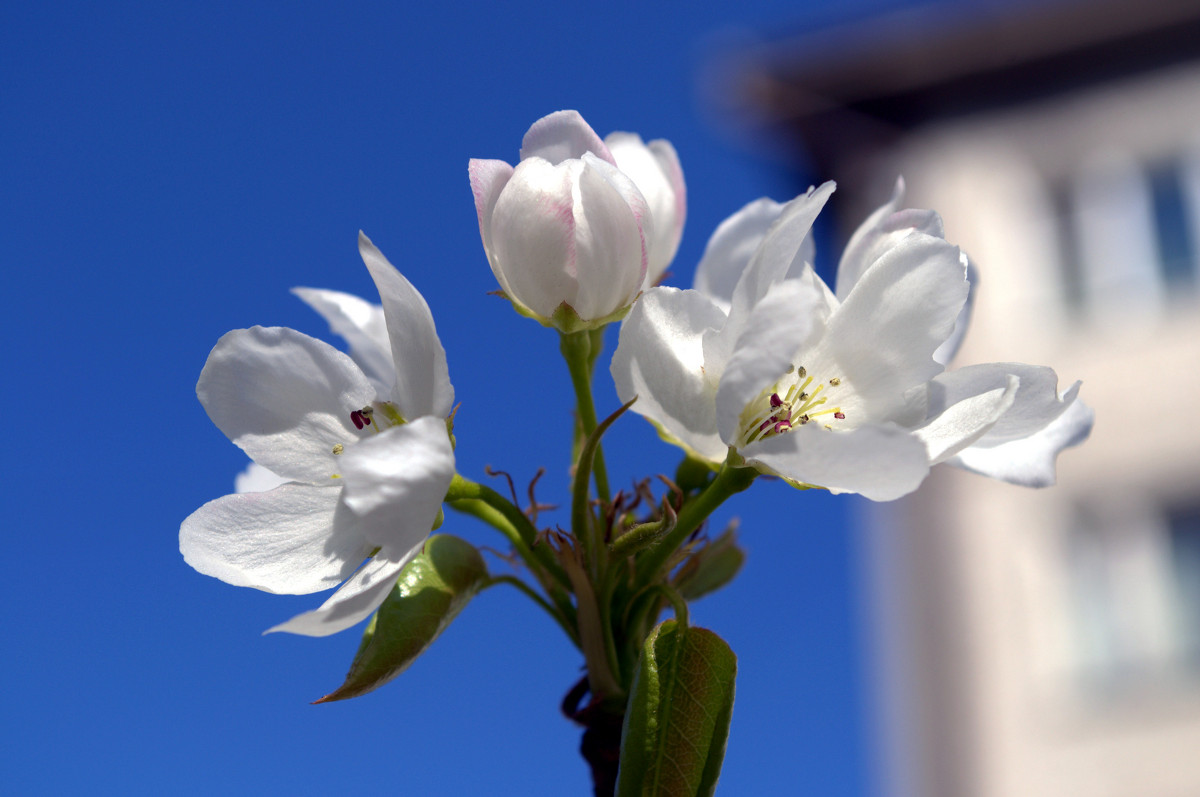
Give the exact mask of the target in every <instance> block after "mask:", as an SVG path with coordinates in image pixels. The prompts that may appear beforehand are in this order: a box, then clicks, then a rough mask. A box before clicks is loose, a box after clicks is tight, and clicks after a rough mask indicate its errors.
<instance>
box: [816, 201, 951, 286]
mask: <svg viewBox="0 0 1200 797" xmlns="http://www.w3.org/2000/svg"><path fill="white" fill-rule="evenodd" d="M903 199H904V179H903V178H899V179H897V180H896V188H895V190H893V192H892V198H891V199H890V200H888V202H887V204H885V205H884V206H883V207H881V208H879V209H878V210H876V211H875V212H874V213H872V214H871V215H870V216H869V217H868V218H867V220H866V221H865V222H863V223H862V225H861V226H859V228H858V229H857V230H855V231H854V234H853V235H851V236H850V240H849V241H848V242H847V243H846V249H845V251H844V252H843V253H842V259H841V260H840V261H839V262H838V272H837V297H838V299H840V300H842V301H845V299H846V297H847V296H849V295H850V291H851V289H853V288H854V285H855V283H857V282H858V280H859V278H860V277H861V276H862V275H863V274H864V273H865V272H866V270H867V269H868V268H870V266H871V264H872V263H874V262H875V261H876V260H878V259H879V258H880V257H881V256H882V255H883V254H884V253H885V252H887V251H888V250H889V249H891V248H892V247H893V246H895V245H896V243H897V242H898V241H899V240H900V239H902V238H904V237H905V236H907V235H908V234H909V233H911V232H913V231H916V232H921V233H925V234H926V235H932V236H934V237H936V238H944V237H946V236H945V234H944V232H943V226H942V219H941V217H940V216H938V214H936V213H934V212H933V211H932V210H899V208H900V202H901V201H902V200H903Z"/></svg>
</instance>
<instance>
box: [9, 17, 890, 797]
mask: <svg viewBox="0 0 1200 797" xmlns="http://www.w3.org/2000/svg"><path fill="white" fill-rule="evenodd" d="M432 5H433V4H422V5H421V6H420V7H417V6H405V5H403V4H399V3H395V4H385V3H379V4H358V3H355V4H347V5H342V6H339V7H338V8H337V10H334V6H333V5H332V4H326V3H292V4H286V5H285V4H245V3H205V4H197V5H194V6H191V7H187V6H184V5H182V4H163V3H119V4H105V5H104V6H101V5H97V4H82V3H81V4H78V5H70V4H53V3H39V4H16V3H9V4H5V6H4V8H3V10H0V76H2V78H0V119H3V120H4V121H3V124H0V152H3V159H2V160H0V201H2V203H3V206H2V207H0V211H2V213H0V257H3V261H4V267H3V269H2V272H0V273H2V274H3V277H2V279H3V289H4V295H6V296H8V297H9V299H8V305H7V308H6V312H5V313H4V314H3V315H2V316H0V319H2V320H0V324H3V332H4V335H3V340H4V368H5V372H6V374H7V376H6V381H5V389H4V391H3V393H2V395H0V401H2V402H3V409H4V414H5V417H7V418H8V419H9V425H8V428H9V429H10V434H11V435H12V437H10V438H9V440H8V452H9V456H10V459H9V460H8V461H9V462H10V465H8V466H7V470H8V476H7V478H6V479H5V482H6V485H7V486H6V488H5V490H4V493H3V502H4V518H5V524H4V525H5V527H6V532H5V538H6V539H7V540H8V541H9V542H10V543H14V544H15V543H16V542H18V541H19V542H21V543H26V542H27V543H29V545H30V547H29V548H28V549H25V547H24V545H23V544H22V550H21V551H15V550H12V549H10V554H9V555H8V557H7V567H6V570H7V578H6V579H5V580H4V581H5V584H4V591H5V604H6V605H7V606H8V607H9V610H8V618H7V620H6V622H5V628H6V637H7V641H6V645H5V648H6V655H5V656H4V657H3V660H2V661H0V676H2V677H3V679H4V681H5V682H6V683H7V684H8V690H7V691H8V694H7V696H6V699H5V704H6V705H5V708H4V716H5V722H4V723H3V728H2V729H0V735H2V736H3V737H4V738H3V739H0V782H3V783H4V784H6V790H11V793H21V794H38V793H72V792H79V793H94V794H100V793H114V794H115V793H121V794H130V793H173V794H218V793H221V794H264V793H293V794H308V793H321V792H329V791H333V790H339V791H343V792H344V791H354V790H359V789H379V788H383V789H387V790H389V791H395V792H397V793H403V794H413V795H423V794H462V795H474V794H491V795H494V794H514V795H542V794H545V795H561V794H586V793H588V791H589V786H588V780H587V772H586V769H585V767H584V765H583V763H582V761H581V759H580V758H579V757H578V755H577V754H576V747H577V745H578V741H579V733H578V731H577V729H575V728H574V727H572V726H571V725H570V724H569V723H568V722H567V721H566V720H564V719H563V718H562V717H561V716H560V715H558V713H557V705H558V702H559V700H560V699H561V697H562V695H563V693H564V692H565V691H566V690H567V689H568V688H569V687H570V686H571V684H572V683H573V682H574V681H575V679H576V678H577V677H578V670H579V665H580V662H581V657H580V656H579V654H578V653H577V652H576V651H575V650H574V649H573V648H571V647H570V645H569V643H568V642H567V641H566V640H565V639H564V638H563V637H562V635H561V634H560V633H559V632H558V631H557V629H556V628H555V627H553V626H552V624H551V623H550V621H549V620H548V619H547V618H546V617H545V616H544V615H542V614H540V613H539V612H537V611H536V610H535V609H534V607H532V606H531V605H530V604H528V603H527V602H525V601H524V600H523V599H521V598H520V597H519V596H517V595H516V594H515V593H513V592H512V591H506V588H504V587H500V588H497V589H494V590H491V591H489V592H487V593H485V594H484V595H482V596H481V597H480V598H478V599H477V600H476V601H475V602H474V603H473V604H472V605H471V606H470V607H469V608H468V610H467V611H466V612H465V613H464V614H463V615H462V616H461V617H460V618H459V620H458V621H457V622H456V623H455V625H454V626H453V627H452V628H451V629H450V630H449V631H448V632H447V633H446V635H445V636H444V637H443V638H442V639H441V640H439V642H438V644H437V645H435V647H434V648H433V649H432V650H431V651H430V653H429V654H428V655H427V656H425V657H424V658H422V659H421V660H420V661H419V662H418V663H417V664H416V665H415V666H413V668H412V669H411V670H410V671H409V672H407V673H405V674H404V675H403V676H402V677H401V678H400V679H399V680H397V681H395V682H393V683H392V684H390V685H388V686H387V687H385V688H384V689H383V690H381V691H379V692H377V693H375V694H372V695H369V696H367V697H365V698H360V699H357V700H352V701H348V702H345V703H339V704H332V705H322V706H310V705H309V701H311V700H313V699H315V698H317V697H319V696H320V695H322V694H324V693H326V692H327V691H329V690H331V689H332V688H333V687H336V686H337V685H338V684H339V683H340V680H341V677H342V675H343V674H344V672H345V669H346V667H347V665H348V664H349V661H350V658H351V656H352V655H353V652H354V649H355V647H356V645H357V641H358V632H357V631H351V632H347V633H345V634H341V635H338V636H334V637H331V638H327V639H320V640H314V639H307V638H299V637H289V636H287V635H282V634H277V635H272V636H269V637H262V636H260V632H261V631H262V630H263V629H265V628H267V627H269V626H271V625H274V624H275V623H277V622H280V621H281V620H284V619H286V618H288V617H290V616H291V615H293V614H295V613H297V612H300V611H303V610H305V609H308V608H313V607H315V606H316V605H317V604H318V603H319V602H320V600H321V596H304V597H283V596H273V595H267V594H265V593H259V592H255V591H252V590H245V589H238V588H234V587H230V586H228V585H225V584H223V583H221V582H218V581H216V580H214V579H211V578H208V577H206V576H201V575H199V574H198V573H195V572H194V571H192V570H191V569H190V568H189V567H187V565H185V564H184V562H183V560H182V558H181V557H180V555H179V551H178V542H177V532H178V527H179V523H180V521H181V520H182V519H183V518H184V517H185V516H187V514H189V513H190V512H191V511H192V510H194V509H195V508H196V507H198V506H200V505H201V504H202V503H204V502H205V501H207V500H210V499H212V498H215V497H217V496H220V495H223V494H225V493H227V492H230V491H231V489H232V479H233V476H234V474H235V473H236V472H237V471H238V470H239V469H240V468H241V467H242V466H243V464H244V463H245V458H244V455H242V454H241V452H240V451H239V450H238V449H237V448H236V447H235V446H233V445H232V444H231V443H229V442H228V441H227V440H226V439H225V438H224V436H223V435H222V434H221V433H220V432H219V431H218V430H217V429H216V428H215V427H214V426H213V425H212V424H211V423H210V422H209V420H208V418H207V417H206V415H205V413H204V410H203V408H202V407H201V406H200V404H199V402H197V401H196V398H195V393H194V385H195V381H196V377H197V376H198V374H199V372H200V368H201V366H202V365H203V364H204V360H205V357H206V356H207V354H208V351H209V349H210V348H211V347H212V345H213V344H214V343H215V342H216V340H217V338H218V337H220V335H221V334H223V333H224V332H226V331H227V330H229V329H233V328H238V327H245V326H250V325H253V324H263V325H284V326H292V327H295V328H298V329H300V330H302V331H305V332H307V333H309V334H314V335H318V336H325V337H328V335H327V329H326V328H325V326H324V323H323V322H321V321H320V319H318V318H317V317H316V316H315V315H314V314H313V313H312V312H311V311H310V310H309V309H308V308H306V307H305V306H304V305H302V304H301V303H300V302H299V301H298V300H297V299H295V298H294V297H293V296H291V295H290V294H289V293H288V289H289V288H291V287H293V286H297V285H307V286H314V287H325V288H334V289H339V290H345V291H350V292H354V293H358V294H360V295H363V296H368V297H369V296H371V295H372V286H371V283H370V280H369V278H368V275H367V272H366V269H365V268H364V267H363V266H362V263H361V261H360V260H359V258H358V255H357V251H356V243H355V242H356V235H357V232H358V230H359V229H363V230H364V231H366V232H367V234H368V235H370V236H371V237H372V239H373V240H374V241H375V243H376V244H377V245H378V246H379V247H380V248H381V249H382V250H383V252H384V253H385V254H386V255H388V256H389V257H390V259H391V260H392V261H393V262H394V263H395V264H396V265H397V266H398V267H399V268H400V269H401V271H403V272H404V273H405V275H406V276H407V277H408V278H409V279H410V280H411V281H412V282H413V283H414V284H415V285H416V286H417V287H418V288H419V289H420V290H421V291H422V292H423V293H424V295H425V297H426V298H427V300H428V302H429V304H430V306H431V307H432V309H433V312H434V316H435V318H436V320H437V323H438V328H439V332H440V334H441V337H442V340H443V342H444V344H445V347H446V349H447V353H448V358H449V364H450V373H451V378H452V380H453V382H454V384H455V387H456V389H457V394H458V399H459V400H460V401H461V402H462V409H461V410H460V411H459V414H458V421H457V428H456V432H457V437H458V442H459V446H458V462H459V468H460V470H461V471H462V472H463V473H464V474H465V475H467V476H469V477H471V478H475V479H478V480H483V479H485V478H486V477H485V476H484V474H483V469H484V466H485V465H486V464H491V465H493V466H496V467H499V468H502V469H504V470H507V471H509V472H511V473H512V474H513V475H514V477H515V478H516V479H517V481H518V482H520V483H524V482H526V481H528V479H529V478H531V477H532V476H533V475H534V473H535V472H536V470H537V468H538V467H540V466H545V467H546V468H547V469H548V476H547V478H546V480H545V481H544V485H545V492H544V493H543V497H544V498H546V499H548V500H553V499H554V498H555V497H556V496H561V495H562V494H563V493H562V491H563V488H564V486H565V484H566V475H565V470H566V465H567V456H568V448H567V446H568V435H569V430H570V423H571V416H570V409H571V405H572V399H571V395H570V388H569V384H568V383H567V381H566V378H565V374H564V372H563V370H562V368H561V366H560V363H559V360H558V354H557V340H556V336H554V335H553V334H551V333H548V332H547V331H545V330H543V329H542V328H541V327H539V326H537V325H536V324H533V323H532V322H529V321H527V320H524V319H521V318H519V317H517V316H516V315H515V314H513V313H512V312H511V311H510V310H509V308H508V307H507V306H506V305H505V304H504V303H503V302H502V301H501V300H498V299H496V298H494V297H490V296H488V295H487V292H488V291H490V290H493V289H494V287H495V286H494V283H493V278H492V276H491V274H490V272H489V270H488V268H487V263H486V260H485V258H484V256H483V253H482V249H481V247H480V243H479V238H478V228H477V226H476V220H475V215H474V209H473V205H472V200H471V194H470V190H469V187H468V184H467V173H466V164H467V160H468V158H471V157H483V158H502V159H506V160H510V161H513V160H515V159H516V157H517V149H518V147H519V144H520V139H521V136H522V134H523V133H524V131H525V129H526V128H527V127H528V125H529V124H530V123H531V122H533V121H534V120H535V119H537V118H538V117H540V116H542V115H544V114H546V113H548V112H550V111H553V110H557V109H560V108H577V109H579V110H580V111H581V112H582V113H583V114H584V116H585V117H586V118H587V120H588V121H589V122H590V123H591V124H592V125H593V127H595V129H596V130H597V131H598V132H600V133H601V134H602V135H603V134H605V133H607V132H609V131H611V130H615V129H621V130H633V131H637V132H639V133H641V134H642V135H643V136H644V137H646V138H660V137H661V138H668V139H670V140H671V141H672V142H673V143H674V144H675V146H676V148H677V150H678V152H679V155H680V158H681V160H682V163H683V168H684V171H685V175H686V178H687V181H688V187H689V197H688V201H689V205H690V212H689V217H688V223H687V229H686V231H685V235H684V242H683V245H682V247H681V249H680V252H679V255H678V258H677V260H676V265H675V267H674V271H675V274H676V276H675V279H674V282H675V284H688V283H690V280H691V275H692V271H693V269H694V264H695V263H696V262H697V260H698V258H699V256H700V253H701V252H702V250H703V246H704V243H705V241H706V239H707V237H708V234H709V233H710V232H711V230H712V229H713V228H714V227H715V225H716V224H717V223H718V222H719V221H720V220H721V219H722V218H724V217H725V216H727V215H728V214H730V213H732V212H733V211H735V210H736V209H737V208H739V207H740V206H741V205H742V204H744V203H745V202H747V201H749V200H751V199H754V198H756V197H758V196H762V195H769V196H773V197H774V198H776V199H786V198H789V197H790V196H791V195H792V194H794V193H795V192H796V190H797V182H796V181H797V179H799V178H797V176H796V175H792V174H789V173H787V172H786V171H785V170H784V169H783V168H782V167H780V166H779V165H777V164H774V163H772V162H771V161H770V159H769V158H767V157H759V156H756V155H755V154H754V153H751V152H745V151H742V150H740V149H738V148H737V147H736V146H735V145H733V144H731V143H730V142H729V141H727V140H726V139H725V138H724V137H723V136H722V135H720V134H719V133H718V132H717V131H716V130H715V129H714V127H713V125H712V123H711V121H710V120H709V116H708V112H707V110H706V108H705V107H704V105H703V103H702V102H701V101H700V99H699V97H700V96H701V93H700V92H698V90H697V79H698V75H700V74H701V73H702V70H703V69H704V68H706V67H707V66H708V65H710V64H711V63H712V62H713V61H712V59H713V57H714V56H715V55H716V54H717V53H718V52H720V48H721V47H722V46H723V45H722V42H726V43H727V42H730V41H734V40H738V39H739V38H741V39H743V40H744V39H745V38H746V37H751V38H752V37H754V36H763V37H769V36H777V35H780V34H782V33H786V32H790V31H800V30H804V29H808V28H811V27H814V26H820V25H824V24H829V23H833V22H838V21H847V20H852V19H855V18H856V17H858V16H861V15H863V14H867V13H870V12H872V11H874V10H878V9H880V8H884V7H894V6H896V5H898V3H896V2H883V1H882V0H875V1H874V2H872V0H854V1H853V2H844V3H841V4H838V6H837V7H836V9H835V8H834V7H833V6H832V4H820V3H816V2H796V0H772V1H771V2H760V3H753V2H752V3H736V4H734V3H730V4H720V6H721V7H720V8H718V4H712V8H711V9H709V10H703V9H701V8H700V7H699V6H698V5H694V4H691V3H644V2H637V3H634V2H613V3H605V4H603V5H594V4H593V5H588V6H584V5H582V4H578V5H577V4H573V3H563V4H557V5H555V6H549V5H544V4H537V3H530V2H512V3H496V4H488V5H487V6H486V7H485V6H484V5H482V4H478V5H476V4H470V5H468V4H459V3H447V4H442V5H441V6H440V7H438V8H437V9H436V10H435V9H434V8H432ZM827 177H836V175H813V176H812V179H825V178H827ZM834 201H835V202H836V197H835V200H834ZM598 403H599V408H600V411H601V413H602V414H606V409H607V410H611V409H613V408H615V407H616V396H615V393H614V392H613V390H612V388H611V385H610V384H609V383H607V382H606V381H601V383H600V387H599V394H598ZM607 450H608V454H609V461H610V473H611V474H612V476H613V479H614V481H616V482H627V481H628V480H629V479H631V478H633V477H634V476H637V475H643V474H646V473H651V472H657V471H663V472H671V471H672V470H673V468H674V464H675V462H676V461H677V458H678V457H677V452H676V451H674V450H673V449H669V448H667V447H665V446H663V445H661V444H660V443H659V442H658V440H657V438H656V437H655V435H654V434H653V432H652V430H651V429H650V427H649V426H648V425H647V424H645V423H644V422H642V421H641V420H640V419H637V418H632V417H631V418H629V419H628V420H625V421H623V422H622V423H621V424H619V425H618V427H617V429H616V430H615V431H614V433H613V434H612V436H611V438H610V443H609V444H608V448H607ZM851 506H852V502H851V501H849V500H846V499H833V498H831V497H829V496H825V495H821V494H817V493H815V492H813V493H805V494H797V493H794V492H793V491H791V490H790V489H788V488H787V487H785V486H783V485H780V484H778V483H775V484H760V485H757V486H756V487H755V489H754V490H752V491H751V492H750V493H747V494H743V495H741V496H739V497H737V498H736V499H735V500H734V501H732V502H731V503H730V504H729V505H728V506H727V507H725V508H724V510H723V511H722V512H721V513H720V514H719V515H718V520H719V521H721V522H724V521H727V520H728V519H729V518H731V517H733V516H734V515H737V516H739V517H740V518H741V519H742V530H743V539H744V542H745V545H746V547H747V549H748V551H749V562H748V564H747V566H746V569H745V570H744V572H743V573H742V575H741V577H740V578H739V580H738V581H737V582H736V583H735V584H734V585H733V586H732V587H731V588H730V589H728V590H726V591H725V592H724V593H722V594H719V595H718V596H715V597H710V598H708V599H705V600H704V601H701V602H700V603H698V604H697V605H696V607H695V609H694V614H693V622H695V623H697V624H699V625H703V626H706V627H709V628H712V629H713V630H715V631H716V632H717V633H719V634H721V635H722V636H723V637H725V638H726V639H727V640H728V641H729V642H730V644H731V645H732V646H733V648H734V650H735V651H736V652H737V653H738V654H739V656H740V673H739V677H738V684H737V690H738V699H737V704H736V709H735V712H734V720H733V731H732V737H731V743H730V748H729V754H728V757H727V759H726V764H725V769H724V774H723V778H722V793H724V794H820V795H861V794H866V793H868V791H869V788H870V786H869V774H868V769H869V755H868V747H867V739H868V728H869V726H868V724H867V715H868V706H867V704H866V699H865V696H864V679H863V676H862V669H863V666H864V654H863V646H862V644H861V639H860V634H861V631H860V623H859V620H860V618H859V610H858V607H857V597H856V590H857V586H858V584H857V579H858V573H857V570H856V565H855V564H854V557H855V555H856V554H855V542H854V536H853V534H852V533H851V532H850V531H849V530H848V528H847V523H848V519H849V509H850V507H851ZM445 530H447V531H451V532H454V533H459V534H461V535H463V536H465V537H467V538H468V539H470V540H472V541H474V542H477V543H479V544H489V545H497V546H499V545H500V544H501V540H500V539H499V538H498V537H497V536H494V535H493V534H490V533H489V531H488V530H487V529H485V528H482V527H480V526H478V525H477V524H475V523H474V522H473V521H470V520H469V519H467V518H463V517H456V516H451V517H450V518H449V521H448V522H447V524H446V526H445ZM34 554H37V555H36V556H34Z"/></svg>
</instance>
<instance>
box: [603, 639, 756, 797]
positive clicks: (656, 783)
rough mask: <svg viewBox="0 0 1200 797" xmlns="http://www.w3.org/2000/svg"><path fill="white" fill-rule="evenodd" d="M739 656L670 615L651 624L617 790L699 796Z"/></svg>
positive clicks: (712, 786) (721, 742) (637, 795)
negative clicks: (664, 619) (665, 619)
mask: <svg viewBox="0 0 1200 797" xmlns="http://www.w3.org/2000/svg"><path fill="white" fill-rule="evenodd" d="M736 675H737V657H736V656H735V655H734V654H733V651H732V650H730V648H729V645H727V644H725V641H724V640H722V639H721V638H720V637H719V636H717V635H716V634H714V633H713V632H712V631H708V630H706V629H703V628H689V627H680V626H679V625H678V624H677V623H676V622H675V621H674V620H667V621H665V622H663V623H660V624H659V625H658V627H657V628H655V629H654V630H653V631H651V632H650V636H649V637H647V639H646V643H645V646H644V648H643V649H642V658H641V661H640V662H639V664H638V670H637V673H636V674H635V675H634V681H633V688H632V691H631V692H630V695H629V703H628V706H627V707H626V712H625V726H624V728H623V729H622V732H621V765H620V771H619V773H618V775H617V797H696V796H697V795H711V794H712V793H713V792H714V791H715V790H716V787H717V777H718V776H719V775H720V773H721V762H722V761H723V760H724V758H725V742H726V740H727V739H728V736H729V722H730V719H731V718H732V715H733V692H734V678H735V677H736Z"/></svg>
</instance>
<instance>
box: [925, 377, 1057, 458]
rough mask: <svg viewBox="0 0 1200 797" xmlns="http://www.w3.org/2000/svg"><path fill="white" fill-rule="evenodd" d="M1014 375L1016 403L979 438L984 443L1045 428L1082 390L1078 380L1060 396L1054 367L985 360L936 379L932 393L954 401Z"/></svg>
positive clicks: (999, 440) (997, 441)
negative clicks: (1018, 385) (1017, 379)
mask: <svg viewBox="0 0 1200 797" xmlns="http://www.w3.org/2000/svg"><path fill="white" fill-rule="evenodd" d="M1010 376H1016V377H1018V378H1019V379H1020V388H1019V389H1018V390H1017V394H1016V398H1015V401H1014V402H1013V406H1012V408H1011V409H1010V410H1009V411H1008V412H1006V413H1004V417H1003V418H1002V419H1001V420H1000V421H999V422H998V423H997V424H996V425H995V426H993V427H992V428H991V429H990V430H989V431H988V433H987V434H986V435H984V436H983V437H982V438H981V439H980V440H979V444H980V445H988V446H992V445H999V444H1000V443H1007V442H1010V441H1012V440H1019V439H1021V438H1023V437H1028V436H1029V435H1031V434H1034V433H1035V432H1038V431H1040V430H1041V429H1044V428H1045V427H1046V426H1047V425H1048V424H1050V423H1051V422H1052V421H1053V420H1054V419H1055V418H1057V417H1058V416H1059V415H1062V414H1063V412H1065V411H1066V409H1067V407H1068V406H1069V405H1070V404H1071V402H1073V401H1075V397H1076V395H1078V393H1079V383H1078V382H1076V383H1075V384H1074V385H1072V386H1071V387H1070V388H1068V389H1067V390H1066V391H1065V392H1064V393H1063V394H1062V396H1061V397H1060V396H1059V393H1058V375H1057V374H1056V373H1054V370H1053V369H1052V368H1046V367H1045V366H1040V365H1026V364H1025V363H985V364H981V365H969V366H966V367H965V368H958V369H956V370H954V371H949V372H947V373H944V374H941V375H940V376H938V377H937V378H936V379H934V380H933V382H932V383H931V385H930V390H931V394H932V393H934V392H936V393H939V394H941V395H942V398H941V399H939V400H940V401H942V402H944V403H947V404H950V403H954V402H956V401H961V400H962V398H963V397H966V396H971V395H975V394H978V393H982V392H984V391H986V390H993V389H995V388H997V387H1003V386H1005V385H1006V384H1007V382H1008V379H1009V377H1010Z"/></svg>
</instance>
